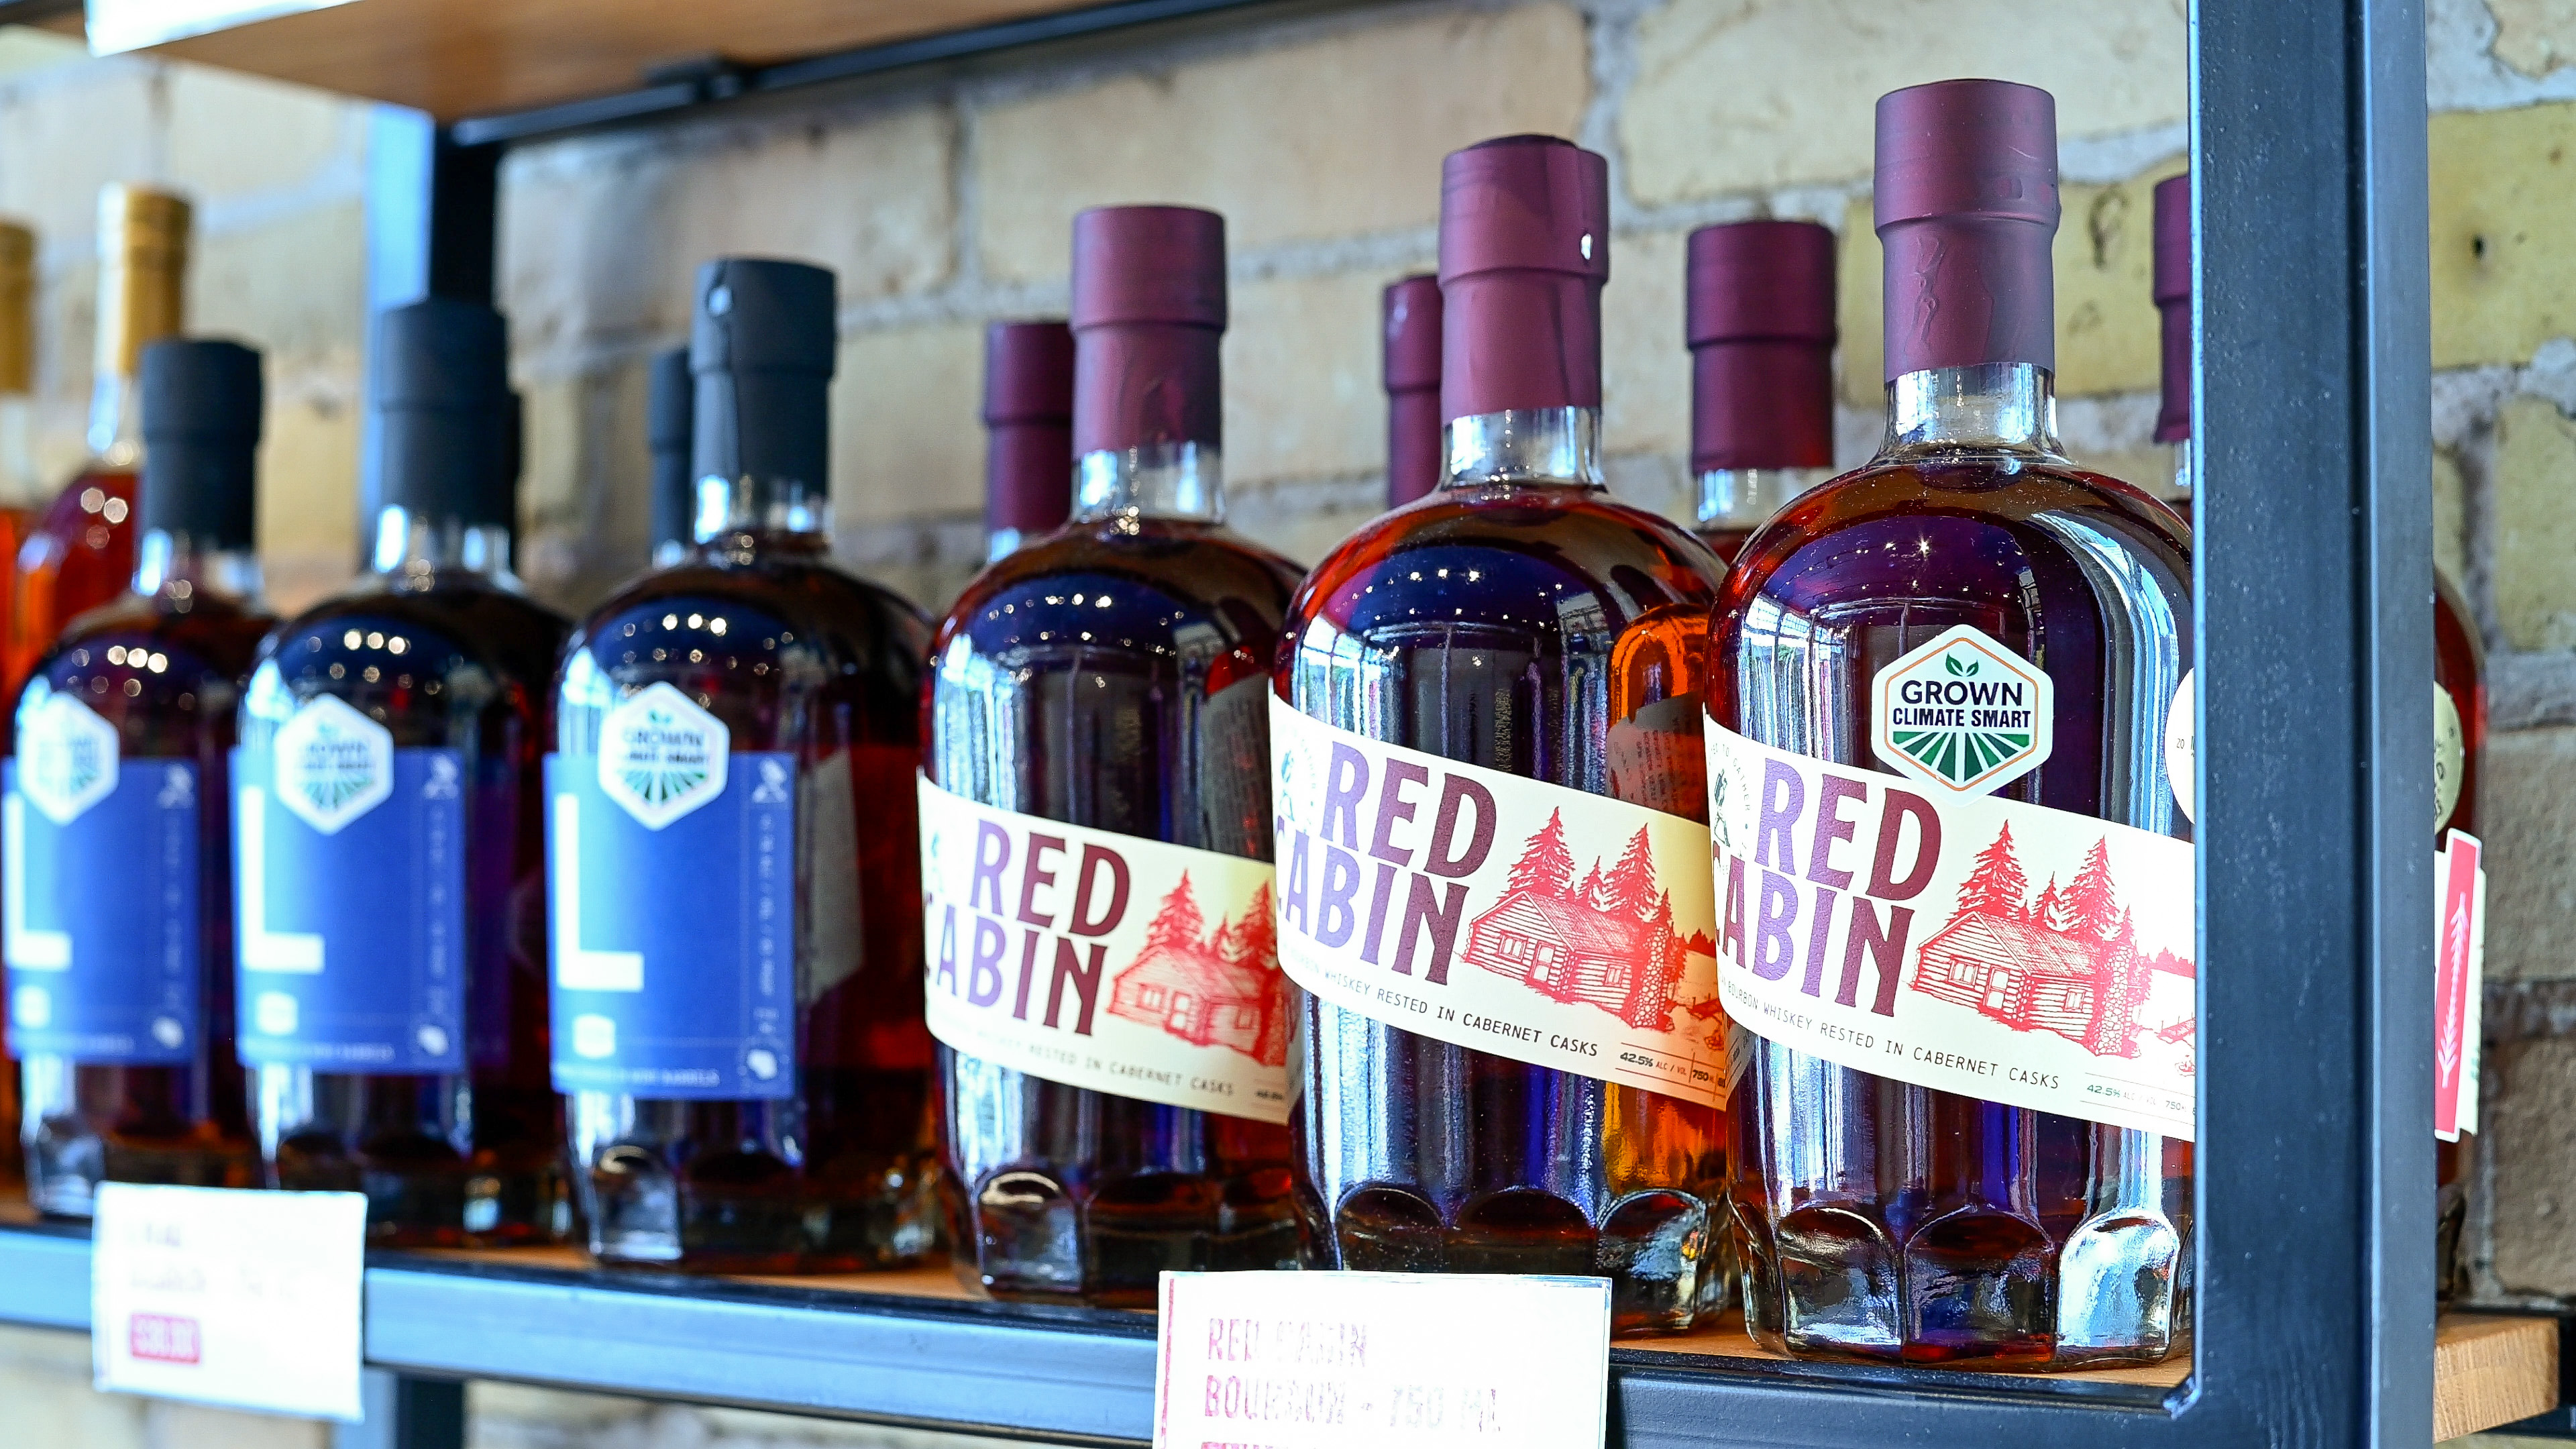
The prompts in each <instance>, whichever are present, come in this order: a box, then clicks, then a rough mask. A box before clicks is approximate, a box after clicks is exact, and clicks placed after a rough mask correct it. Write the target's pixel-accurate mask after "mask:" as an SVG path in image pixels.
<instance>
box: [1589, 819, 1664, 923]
mask: <svg viewBox="0 0 2576 1449" xmlns="http://www.w3.org/2000/svg"><path fill="white" fill-rule="evenodd" d="M1601 888H1602V889H1603V890H1604V891H1606V892H1607V893H1608V895H1609V899H1608V901H1607V902H1605V904H1606V905H1607V906H1608V908H1609V909H1611V910H1614V911H1618V912H1620V913H1622V914H1625V915H1630V916H1634V917H1636V918H1638V919H1639V920H1643V919H1645V916H1646V912H1647V909H1648V907H1650V906H1652V905H1653V904H1654V898H1655V843H1654V841H1653V840H1651V839H1649V838H1648V837H1647V835H1646V827H1644V826H1642V825H1640V826H1638V827H1637V833H1636V834H1634V835H1632V836H1629V837H1628V848H1627V849H1625V850H1622V851H1620V852H1619V863H1618V864H1617V865H1614V866H1612V867H1610V874H1609V876H1608V878H1607V879H1605V880H1603V881H1602V882H1601Z"/></svg>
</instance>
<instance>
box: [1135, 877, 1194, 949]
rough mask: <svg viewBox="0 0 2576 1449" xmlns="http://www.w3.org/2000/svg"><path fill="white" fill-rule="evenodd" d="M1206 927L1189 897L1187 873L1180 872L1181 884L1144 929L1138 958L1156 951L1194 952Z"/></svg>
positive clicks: (1164, 900)
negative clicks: (1141, 947)
mask: <svg viewBox="0 0 2576 1449" xmlns="http://www.w3.org/2000/svg"><path fill="white" fill-rule="evenodd" d="M1206 924H1207V923H1206V921H1205V920H1204V919H1203V918H1202V917H1201V916H1200V915H1199V903H1198V902H1197V900H1195V899H1193V898H1192V897H1191V895H1190V876H1189V872H1187V871H1183V872H1181V883H1180V884H1179V885H1176V886H1174V887H1172V893H1171V894H1170V895H1167V896H1165V897H1163V906H1162V909H1160V910H1158V911H1156V912H1155V913H1154V922H1153V924H1152V925H1149V926H1147V927H1146V928H1145V949H1144V951H1143V952H1141V953H1139V954H1151V953H1152V952H1154V951H1156V950H1172V951H1180V952H1184V953H1189V952H1194V951H1196V950H1197V948H1198V944H1199V932H1200V931H1201V930H1202V929H1204V928H1205V926H1206Z"/></svg>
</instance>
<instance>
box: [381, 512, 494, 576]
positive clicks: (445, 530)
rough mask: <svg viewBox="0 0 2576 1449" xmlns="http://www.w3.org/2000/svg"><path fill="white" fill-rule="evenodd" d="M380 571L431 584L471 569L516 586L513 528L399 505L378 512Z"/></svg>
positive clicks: (469, 571) (384, 573)
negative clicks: (512, 548)
mask: <svg viewBox="0 0 2576 1449" xmlns="http://www.w3.org/2000/svg"><path fill="white" fill-rule="evenodd" d="M375 571H376V573H377V575H378V576H379V577H382V578H385V579H389V580H392V581H394V582H397V583H405V582H408V583H414V584H423V585H425V584H427V583H429V582H431V581H432V580H433V579H435V578H436V577H437V576H439V575H441V574H448V575H454V574H470V575H473V576H475V577H478V578H481V579H483V580H485V581H487V582H490V583H494V584H498V585H501V586H503V587H506V588H512V589H515V588H517V587H518V586H519V580H518V577H517V575H515V574H513V573H511V572H510V530H508V529H506V528H503V527H502V526H501V525H499V524H497V523H468V522H466V521H464V520H463V519H461V518H457V517H455V516H454V515H442V514H434V513H428V512H422V511H415V510H413V509H410V508H406V507H403V506H402V505H400V504H393V505H389V506H387V507H386V508H385V509H384V510H383V511H381V512H379V513H378V514H377V515H376V558H375Z"/></svg>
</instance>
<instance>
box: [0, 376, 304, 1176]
mask: <svg viewBox="0 0 2576 1449" xmlns="http://www.w3.org/2000/svg"><path fill="white" fill-rule="evenodd" d="M260 392H261V389H260V375H259V354H257V353H255V352H252V351H251V350H250V349H248V348H246V347H240V346H237V345H235V344H233V343H229V342H193V341H191V342H183V341H178V340H166V341H162V342H158V343H155V344H153V345H152V346H151V347H150V348H148V349H146V350H145V353H144V356H143V366H142V396H143V400H144V406H145V414H144V417H145V421H144V433H145V437H146V438H147V440H148V441H149V442H150V444H151V451H150V454H149V457H148V459H147V461H146V462H145V465H144V470H145V471H144V478H145V481H146V483H147V484H148V485H149V486H148V487H147V489H146V491H145V493H144V495H143V496H144V505H143V530H144V535H143V549H142V555H143V562H142V566H141V567H140V568H139V569H138V570H137V571H136V573H135V577H134V586H133V589H132V590H131V591H130V592H129V593H127V594H125V595H124V596H123V597H121V598H118V599H116V600H114V601H113V602H111V603H109V604H107V605H106V606H104V607H102V608H98V609H94V610H91V611H90V612H88V613H86V614H83V615H82V616H80V617H79V618H78V619H75V620H74V621H72V624H71V627H70V628H68V629H66V630H65V631H64V633H63V636H62V638H61V640H60V642H58V643H57V644H56V645H55V646H54V648H53V649H52V650H51V651H50V652H48V653H47V654H46V655H45V656H44V657H43V658H42V659H41V660H39V661H38V663H37V665H36V670H35V673H34V675H33V677H32V678H31V679H30V680H29V681H28V683H27V686H26V689H25V692H24V693H23V694H21V695H20V697H19V700H18V709H17V757H16V758H15V759H12V760H11V761H9V763H8V776H7V791H6V794H5V796H0V825H5V830H0V834H5V837H6V838H5V840H0V873H5V875H6V885H7V889H6V891H5V893H0V894H5V897H6V900H5V911H6V938H7V946H8V950H7V957H8V1000H9V1006H10V1034H11V1039H12V1041H13V1042H15V1044H16V1046H17V1049H18V1051H19V1054H20V1056H21V1057H22V1059H23V1061H22V1068H21V1070H22V1075H23V1080H24V1090H25V1102H26V1108H25V1127H24V1133H23V1135H24V1139H25V1143H26V1148H27V1188H28V1198H29V1200H30V1201H31V1202H33V1203H34V1204H35V1205H36V1206H37V1207H38V1208H39V1209H41V1210H42V1211H45V1212H48V1213H56V1214H62V1215H66V1216H74V1217H86V1216H88V1214H89V1211H90V1203H91V1199H92V1197H93V1195H94V1194H95V1192H96V1190H97V1186H98V1184H99V1183H101V1182H158V1183H181V1184H187V1185H191V1186H198V1187H249V1186H252V1185H254V1184H255V1183H256V1182H257V1181H258V1178H259V1153H258V1149H257V1147H256V1146H255V1145H254V1143H253V1142H252V1140H251V1133H250V1123H249V1119H248V1108H247V1104H246V1103H245V1100H244V1095H243V1072H242V1067H241V1063H240V1061H239V1059H238V1058H237V1057H236V1056H235V1054H234V1047H233V963H232V918H233V911H232V891H231V881H232V871H231V849H230V846H231V842H230V829H229V824H228V822H229V820H230V813H229V811H228V809H227V805H228V802H229V800H230V798H231V796H230V789H229V784H228V780H227V770H226V766H227V757H228V755H229V753H230V751H231V748H232V743H233V730H234V710H235V708H236V707H237V706H238V705H239V703H240V700H241V684H242V680H243V678H244V677H245V676H246V675H247V674H248V673H249V672H250V666H251V659H252V656H253V654H254V653H255V652H256V651H257V649H258V647H259V640H260V636H261V635H262V634H264V633H266V632H267V631H268V628H269V626H270V625H271V624H272V623H274V622H275V621H274V620H272V619H270V618H269V617H268V614H267V611H266V610H265V609H264V608H263V607H262V606H261V603H260V599H259V591H260V579H259V564H258V561H257V558H256V556H255V555H254V554H253V553H252V551H251V546H252V537H253V504H254V496H255V492H256V490H255V487H254V479H253V475H252V454H253V450H254V449H255V448H256V447H257V446H258V443H259V427H260Z"/></svg>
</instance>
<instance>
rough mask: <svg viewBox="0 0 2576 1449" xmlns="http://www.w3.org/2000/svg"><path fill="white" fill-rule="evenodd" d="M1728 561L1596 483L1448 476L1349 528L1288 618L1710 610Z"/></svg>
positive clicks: (1512, 620)
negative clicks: (1450, 482)
mask: <svg viewBox="0 0 2576 1449" xmlns="http://www.w3.org/2000/svg"><path fill="white" fill-rule="evenodd" d="M1725 572H1726V565H1725V563H1724V562H1723V561H1721V560H1720V559H1719V558H1718V557H1717V556H1716V555H1715V554H1714V553H1712V552H1711V551H1710V550H1709V547H1708V545H1707V544H1705V543H1703V542H1702V541H1701V540H1699V539H1698V538H1696V537H1694V536H1693V535H1692V534H1691V533H1690V532H1689V531H1688V530H1686V529H1683V528H1681V527H1680V526H1678V525H1676V524H1674V523H1673V522H1672V521H1671V520H1669V519H1666V518H1664V517H1662V516H1661V515H1659V514H1655V513H1650V512H1648V511H1646V510H1644V509H1641V508H1636V507H1632V506H1630V505H1628V504H1625V503H1621V502H1619V501H1618V500H1616V499H1614V498H1612V497H1610V496H1609V495H1608V494H1607V493H1605V492H1602V491H1600V490H1598V489H1577V488H1571V487H1563V486H1543V487H1523V486H1510V485H1492V486H1485V487H1476V488H1465V487H1450V488H1443V489H1440V490H1438V491H1436V492H1434V493H1431V494H1429V495H1426V496H1425V497H1423V498H1420V499H1417V500H1415V501H1414V502H1412V503H1409V504H1406V505H1405V506H1403V507H1402V508H1398V509H1395V510H1392V511H1390V512H1388V513H1385V514H1381V515H1380V516H1378V517H1377V518H1376V519H1374V520H1372V521H1370V522H1369V523H1367V524H1364V525H1362V526H1361V527H1360V528H1359V530H1358V531H1356V532H1354V533H1353V534H1352V535H1351V536H1350V537H1349V538H1348V539H1345V540H1344V541H1343V542H1342V544H1341V545H1340V546H1339V547H1337V548H1336V549H1334V550H1333V552H1332V553H1331V554H1329V555H1327V556H1326V557H1325V559H1324V561H1323V562H1321V563H1319V564H1317V565H1316V566H1315V569H1314V571H1313V572H1312V573H1310V574H1308V575H1307V576H1306V580H1305V583H1304V585H1303V586H1302V587H1301V588H1300V589H1299V590H1298V593H1297V597H1296V600H1295V602H1294V604H1293V606H1292V608H1291V611H1290V613H1291V619H1290V627H1291V628H1292V629H1294V628H1300V627H1302V626H1303V624H1304V623H1305V622H1306V621H1309V620H1312V619H1317V618H1323V619H1328V620H1330V621H1331V622H1332V623H1334V624H1335V625H1336V626H1337V627H1339V628H1341V629H1343V630H1345V631H1347V632H1350V633H1353V634H1359V635H1367V634H1370V633H1372V632H1375V631H1378V630H1382V629H1391V630H1397V631H1405V630H1411V629H1416V628H1420V627H1423V626H1425V625H1427V624H1430V623H1437V624H1439V625H1440V626H1441V627H1444V628H1450V629H1455V628H1458V627H1460V626H1470V627H1484V628H1500V629H1508V630H1512V631H1515V632H1530V631H1536V632H1554V631H1558V630H1561V629H1565V628H1569V627H1590V626H1593V625H1595V624H1596V623H1597V624H1601V625H1607V626H1609V627H1611V628H1613V629H1618V628H1624V627H1625V626H1626V625H1627V624H1629V623H1631V622H1633V621H1635V620H1636V619H1638V618H1642V617H1644V616H1646V615H1648V614H1653V613H1657V612H1659V611H1663V612H1669V611H1673V610H1683V611H1690V612H1696V613H1701V614H1704V613H1705V611H1706V610H1707V608H1708V607H1709V605H1710V604H1711V603H1712V602H1713V601H1714V600H1715V598H1716V596H1717V589H1718V582H1719V580H1720V579H1721V578H1722V577H1723V576H1724V574H1725Z"/></svg>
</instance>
